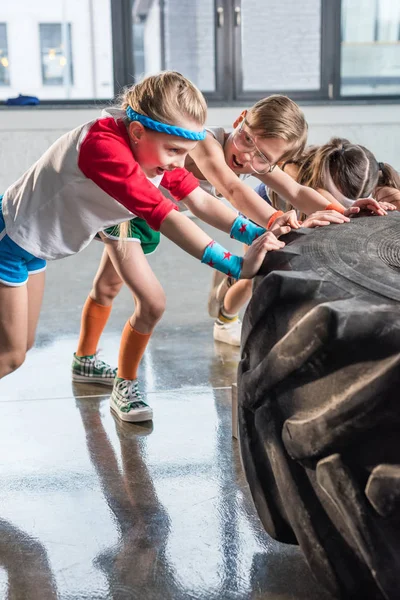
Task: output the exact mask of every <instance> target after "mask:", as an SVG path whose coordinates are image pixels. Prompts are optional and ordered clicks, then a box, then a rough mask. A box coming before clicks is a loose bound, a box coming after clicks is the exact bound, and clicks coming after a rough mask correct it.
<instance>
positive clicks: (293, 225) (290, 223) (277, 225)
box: [270, 210, 300, 235]
mask: <svg viewBox="0 0 400 600" xmlns="http://www.w3.org/2000/svg"><path fill="white" fill-rule="evenodd" d="M282 227H283V228H284V229H285V233H288V231H290V229H298V228H299V227H300V223H299V221H298V219H297V215H296V211H295V210H288V211H287V212H285V213H284V214H283V215H281V216H280V217H278V218H277V219H275V221H274V222H273V224H272V226H271V229H270V231H272V233H275V235H277V233H276V232H277V231H278V232H279V230H280V229H281V228H282ZM287 227H289V228H290V229H289V230H287V231H286V229H287ZM278 235H282V232H280V233H278Z"/></svg>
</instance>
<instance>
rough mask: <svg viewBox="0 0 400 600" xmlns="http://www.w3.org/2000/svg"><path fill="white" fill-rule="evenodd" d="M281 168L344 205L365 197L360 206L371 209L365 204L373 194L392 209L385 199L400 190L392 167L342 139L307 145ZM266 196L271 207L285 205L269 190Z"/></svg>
mask: <svg viewBox="0 0 400 600" xmlns="http://www.w3.org/2000/svg"><path fill="white" fill-rule="evenodd" d="M282 170H284V171H285V172H286V173H287V174H288V175H289V176H290V177H292V178H293V179H294V180H295V181H297V182H298V183H300V184H302V185H306V186H309V187H312V188H314V189H316V190H318V191H319V192H320V193H321V194H322V195H324V196H325V197H326V198H327V200H328V201H333V202H339V203H340V204H341V205H342V206H343V207H344V208H349V207H352V206H354V203H355V201H356V200H357V199H358V198H366V200H365V201H364V205H366V208H370V209H372V210H374V205H369V202H370V198H371V197H373V198H376V200H378V201H379V202H380V203H382V202H385V206H384V209H386V210H393V207H392V206H390V200H389V198H390V197H392V198H393V197H397V198H398V196H397V194H398V193H399V190H400V177H399V175H398V173H397V172H396V171H395V169H393V167H391V166H390V165H388V164H387V163H382V162H378V161H377V160H376V158H375V156H374V155H373V154H372V152H370V150H368V149H367V148H365V147H364V146H361V145H359V144H352V143H350V142H349V140H347V139H345V138H332V139H331V140H330V141H329V142H328V143H327V144H323V145H322V146H311V147H309V148H307V150H305V151H304V152H303V154H302V155H301V156H300V157H299V158H297V159H295V160H289V161H286V163H284V164H283V165H282ZM269 196H270V199H271V203H272V205H273V206H275V207H276V206H278V205H279V206H281V205H282V206H283V207H284V208H286V209H287V208H288V205H287V203H283V204H282V199H281V198H279V196H278V195H277V194H276V193H274V192H273V191H272V192H271V193H270V194H269ZM357 204H360V202H357Z"/></svg>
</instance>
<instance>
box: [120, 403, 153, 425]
mask: <svg viewBox="0 0 400 600" xmlns="http://www.w3.org/2000/svg"><path fill="white" fill-rule="evenodd" d="M110 409H111V410H112V412H113V413H114V415H115V416H116V417H118V418H119V419H121V421H124V422H125V423H142V421H152V420H153V411H152V409H150V410H147V411H146V412H144V411H143V412H142V413H139V414H137V415H129V414H127V413H121V412H119V410H118V409H117V408H114V406H112V404H110Z"/></svg>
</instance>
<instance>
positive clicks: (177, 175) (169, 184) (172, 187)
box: [161, 169, 199, 200]
mask: <svg viewBox="0 0 400 600" xmlns="http://www.w3.org/2000/svg"><path fill="white" fill-rule="evenodd" d="M161 185H162V186H163V187H164V188H165V189H167V190H168V191H169V192H170V194H171V196H172V197H173V198H174V199H175V200H183V199H184V198H186V196H188V195H189V194H190V192H193V190H195V189H196V188H197V187H199V182H198V180H197V179H196V177H195V176H194V175H192V173H189V171H187V170H186V169H174V170H173V171H166V172H165V173H164V177H163V178H162V181H161Z"/></svg>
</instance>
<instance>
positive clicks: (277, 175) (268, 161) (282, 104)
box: [185, 95, 383, 346]
mask: <svg viewBox="0 0 400 600" xmlns="http://www.w3.org/2000/svg"><path fill="white" fill-rule="evenodd" d="M306 139H307V123H306V121H305V118H304V115H303V113H302V112H301V110H300V108H299V107H298V106H297V104H296V103H295V102H293V101H292V100H290V98H287V97H286V96H281V95H274V96H270V97H268V98H264V99H263V100H260V101H259V102H257V103H256V104H255V105H254V106H253V107H252V108H250V110H249V111H243V112H242V113H241V115H240V116H239V118H238V119H237V120H236V121H235V123H234V131H233V132H232V133H229V132H227V131H226V130H225V129H224V128H222V127H211V128H208V129H207V135H206V138H205V139H204V140H202V141H201V142H199V144H197V146H196V147H195V148H194V150H193V151H192V152H190V153H189V156H188V158H187V159H186V164H185V166H186V168H187V169H188V170H189V171H191V172H192V173H193V174H194V175H195V176H196V177H197V178H198V179H199V180H200V185H201V186H202V187H203V189H205V190H207V191H209V192H210V193H212V194H214V195H216V196H217V195H220V196H223V197H224V198H226V199H227V200H228V201H229V202H230V203H231V204H232V205H233V206H234V207H235V208H237V209H238V210H240V211H241V212H242V213H244V214H246V215H247V216H248V217H249V218H250V219H252V220H253V221H255V222H256V223H258V224H260V225H263V226H265V225H266V223H267V222H268V220H269V219H270V218H271V216H272V215H273V214H274V212H273V211H274V208H273V207H271V206H270V205H268V204H267V203H265V202H262V201H260V199H259V198H258V200H257V194H256V192H255V191H254V190H252V189H251V188H250V187H249V186H247V185H246V184H245V183H244V181H243V179H245V178H246V177H249V176H250V175H252V176H254V177H256V178H258V179H259V180H260V181H261V182H263V183H264V184H265V185H267V186H268V188H269V189H271V190H274V191H275V192H276V193H278V194H279V196H280V197H281V198H284V199H285V201H286V202H288V203H289V204H290V205H291V207H294V208H296V209H298V210H299V211H300V212H302V213H305V214H307V215H310V214H311V213H314V214H313V216H312V218H311V219H307V220H306V221H305V222H304V223H303V226H305V227H314V226H320V225H326V224H329V223H343V222H344V221H346V220H348V219H347V218H346V217H344V216H343V215H344V213H345V210H344V209H343V208H342V207H341V205H340V204H338V203H337V202H335V201H334V199H333V198H332V199H326V198H324V197H323V196H322V195H321V194H320V193H318V191H316V190H314V189H310V188H309V187H306V186H304V185H302V184H301V183H300V184H299V183H298V182H296V181H295V180H293V179H292V178H291V177H290V176H289V175H288V174H287V173H285V172H284V171H282V170H281V169H280V168H279V166H278V163H281V162H282V161H287V160H290V159H291V158H295V157H296V156H298V155H299V154H301V153H302V151H303V150H304V146H305V143H306ZM372 204H373V201H372ZM190 208H192V207H191V206H190ZM375 209H376V210H378V211H380V212H381V214H383V211H382V210H381V209H379V207H378V206H377V204H376V203H375ZM192 210H193V208H192ZM358 210H359V208H357V207H353V208H352V209H351V210H349V211H347V212H346V214H350V213H352V212H357V211H358ZM315 211H317V212H315ZM337 211H339V212H337ZM280 214H281V215H282V213H280ZM276 216H277V215H276V214H274V217H276ZM281 220H282V223H283V222H284V223H288V224H289V225H291V226H292V227H298V226H299V224H298V221H297V218H296V214H295V212H294V211H293V212H292V213H291V217H289V216H288V214H287V215H286V216H282V217H278V219H277V221H276V222H277V223H279V222H280V221H281ZM250 296H251V281H239V282H236V283H235V282H233V280H232V278H229V277H224V276H223V275H222V274H220V273H216V274H215V276H214V278H213V285H212V289H211V293H210V297H209V303H208V310H209V314H210V316H212V317H214V318H216V321H215V323H214V331H213V334H214V339H215V340H217V341H222V342H226V343H228V344H232V345H237V346H238V345H239V344H240V331H241V323H240V321H239V318H238V312H239V309H240V307H241V306H242V305H243V304H244V303H245V302H246V301H247V300H248V299H249V298H250Z"/></svg>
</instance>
